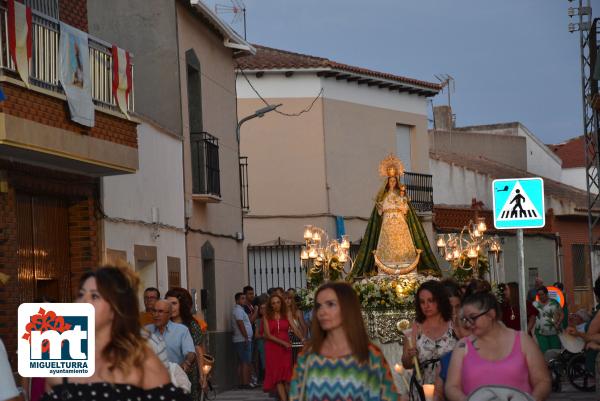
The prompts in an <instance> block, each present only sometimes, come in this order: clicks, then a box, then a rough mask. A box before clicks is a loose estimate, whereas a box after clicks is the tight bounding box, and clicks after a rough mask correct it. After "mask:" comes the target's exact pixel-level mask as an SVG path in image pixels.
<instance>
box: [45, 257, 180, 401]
mask: <svg viewBox="0 0 600 401" xmlns="http://www.w3.org/2000/svg"><path fill="white" fill-rule="evenodd" d="M138 283H139V279H138V278H137V276H135V275H134V273H133V272H132V271H131V270H129V269H127V268H119V267H113V266H105V267H101V268H99V269H97V270H95V271H93V272H88V273H86V274H84V275H83V277H82V279H81V281H80V287H79V295H78V297H77V302H87V303H90V304H92V305H93V306H94V308H95V310H96V370H95V372H94V374H93V375H92V376H91V377H73V378H69V379H67V378H62V379H61V378H57V377H51V378H48V379H47V381H46V390H47V392H46V394H44V396H43V397H42V401H54V400H73V401H75V400H86V401H95V400H111V401H126V400H130V399H137V400H144V401H145V400H159V399H163V400H166V401H183V400H189V398H188V397H187V396H186V395H185V394H184V393H183V392H182V390H180V389H177V388H175V387H174V386H173V385H172V384H171V383H170V379H169V374H168V372H167V369H166V368H165V367H164V365H163V364H162V363H161V362H160V360H159V359H158V357H157V356H156V355H155V354H154V352H153V351H152V350H151V349H150V348H149V347H148V345H147V343H146V340H145V339H144V338H143V337H142V335H141V330H140V329H141V327H140V321H139V319H138V317H139V305H138V298H137V295H136V293H137V286H138ZM161 397H162V398H161Z"/></svg>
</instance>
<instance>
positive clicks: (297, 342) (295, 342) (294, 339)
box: [288, 330, 304, 348]
mask: <svg viewBox="0 0 600 401" xmlns="http://www.w3.org/2000/svg"><path fill="white" fill-rule="evenodd" d="M288 338H289V339H290V344H292V348H302V347H304V343H303V342H302V340H301V339H300V338H299V337H298V336H297V335H296V333H294V331H293V330H289V331H288Z"/></svg>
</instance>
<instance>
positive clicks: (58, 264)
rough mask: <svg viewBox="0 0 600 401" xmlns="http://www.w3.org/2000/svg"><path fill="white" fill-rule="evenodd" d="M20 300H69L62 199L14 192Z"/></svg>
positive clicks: (66, 232)
mask: <svg viewBox="0 0 600 401" xmlns="http://www.w3.org/2000/svg"><path fill="white" fill-rule="evenodd" d="M17 242H18V246H19V248H18V250H17V257H18V266H19V273H18V274H19V288H20V293H19V297H20V301H21V302H32V301H34V300H35V299H37V298H41V297H46V298H48V299H51V300H54V301H57V302H68V301H70V300H71V294H70V291H71V290H70V288H71V282H70V276H71V274H70V271H71V268H70V258H69V211H68V204H67V201H66V200H63V199H60V198H53V197H45V196H44V197H42V196H35V195H28V194H18V195H17Z"/></svg>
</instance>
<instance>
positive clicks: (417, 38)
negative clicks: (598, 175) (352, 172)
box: [205, 0, 600, 143]
mask: <svg viewBox="0 0 600 401" xmlns="http://www.w3.org/2000/svg"><path fill="white" fill-rule="evenodd" d="M230 1H231V0H205V3H206V4H208V5H209V6H211V8H213V10H214V6H215V4H220V5H231V2H230ZM244 3H245V6H246V20H247V39H248V41H249V42H251V43H255V44H261V45H265V46H270V47H275V48H278V49H283V50H289V51H294V52H299V53H304V54H309V55H313V56H320V57H326V58H328V59H331V60H334V61H337V62H341V63H346V64H351V65H355V66H360V67H364V68H369V69H373V70H376V71H382V72H388V73H392V74H397V75H402V76H407V77H411V78H416V79H421V80H425V81H430V82H438V81H437V79H436V78H435V75H439V74H450V75H451V76H452V77H453V78H454V79H455V88H454V91H453V92H452V93H451V106H452V109H453V112H454V113H455V114H456V125H457V126H466V125H477V124H495V123H502V122H513V121H519V122H521V123H522V124H524V125H525V126H526V127H527V128H528V129H529V130H530V131H532V132H533V133H534V134H535V135H536V136H537V137H538V138H540V139H541V140H542V141H544V142H545V143H560V142H563V141H565V140H567V139H569V138H572V137H575V136H578V135H581V134H582V132H581V131H582V126H583V124H582V118H583V117H582V98H581V67H580V55H579V54H580V52H579V33H577V32H575V33H570V32H569V31H568V29H567V26H568V24H569V22H570V18H569V16H568V15H567V10H568V8H569V7H570V6H575V5H576V4H577V3H578V2H577V1H575V2H573V3H570V2H569V1H567V0H501V1H482V0H368V1H366V0H365V1H357V0H343V1H342V0H301V1H300V0H295V1H291V0H245V1H244ZM592 7H596V14H597V13H599V12H600V0H593V1H592ZM219 16H220V17H221V18H222V19H223V20H224V21H226V22H228V23H230V22H231V21H232V19H233V16H232V15H231V14H219ZM573 22H576V21H575V20H574V21H573ZM233 27H234V28H235V29H236V30H237V31H238V32H243V29H242V25H241V23H237V24H234V25H233ZM447 103H448V98H447V93H446V92H444V93H442V94H438V95H437V96H436V97H434V98H433V104H434V105H440V104H447Z"/></svg>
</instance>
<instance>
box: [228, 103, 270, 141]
mask: <svg viewBox="0 0 600 401" xmlns="http://www.w3.org/2000/svg"><path fill="white" fill-rule="evenodd" d="M279 106H281V103H279V104H270V105H268V106H265V107H263V108H262V109H258V110H256V111H255V112H254V114H251V115H249V116H247V117H244V118H242V119H241V120H240V121H239V122H238V124H237V128H236V130H235V135H236V138H237V141H238V143H239V142H240V128H241V127H242V124H244V123H245V122H246V121H248V120H252V119H253V118H257V117H258V118H263V117H264V116H265V114H267V113H269V112H271V111H273V110H276V109H277V108H278V107H279Z"/></svg>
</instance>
